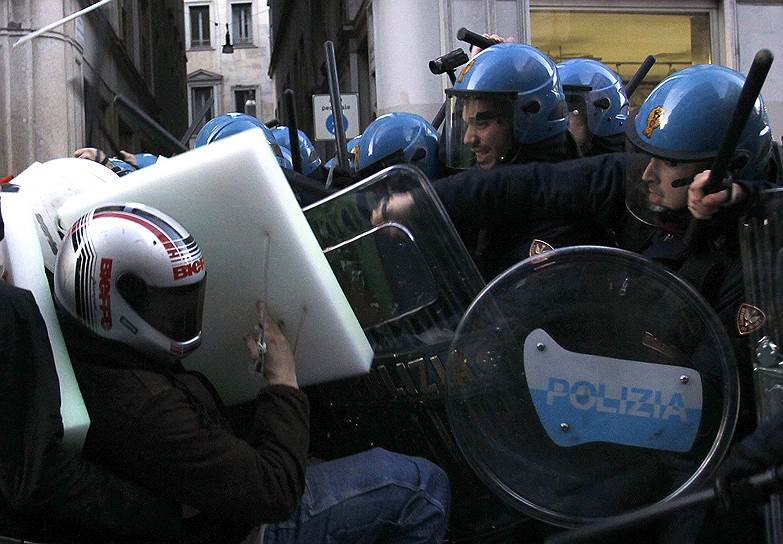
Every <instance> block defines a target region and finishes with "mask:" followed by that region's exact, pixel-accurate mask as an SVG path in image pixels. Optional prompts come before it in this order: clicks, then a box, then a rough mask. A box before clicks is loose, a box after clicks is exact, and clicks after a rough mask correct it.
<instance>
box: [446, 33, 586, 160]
mask: <svg viewBox="0 0 783 544" xmlns="http://www.w3.org/2000/svg"><path fill="white" fill-rule="evenodd" d="M446 96H447V98H448V103H447V111H446V119H445V126H444V133H443V136H442V138H441V153H442V155H443V157H444V162H445V163H446V165H447V166H448V167H449V168H454V169H465V168H469V167H471V166H477V167H479V168H481V169H490V168H494V167H495V166H498V165H501V164H520V163H526V162H533V161H545V162H556V161H560V160H564V159H569V158H575V157H578V156H579V151H578V149H577V147H576V144H575V142H574V141H573V139H572V138H571V137H570V136H569V134H568V119H567V111H566V110H567V108H566V101H565V95H564V93H563V87H562V85H561V84H560V80H559V78H558V76H557V69H556V67H555V63H554V62H553V61H552V59H550V58H549V57H547V56H546V55H545V54H544V53H542V52H541V51H539V50H538V49H536V48H535V47H532V46H529V45H525V44H519V43H502V44H497V45H493V46H491V47H488V48H487V49H484V50H482V51H481V52H480V53H479V54H478V55H476V56H475V57H474V58H473V59H471V60H470V61H469V62H468V63H467V64H466V65H465V66H464V67H463V68H462V71H461V72H460V74H459V76H458V77H457V80H456V83H455V84H454V86H453V87H452V88H450V89H447V90H446Z"/></svg>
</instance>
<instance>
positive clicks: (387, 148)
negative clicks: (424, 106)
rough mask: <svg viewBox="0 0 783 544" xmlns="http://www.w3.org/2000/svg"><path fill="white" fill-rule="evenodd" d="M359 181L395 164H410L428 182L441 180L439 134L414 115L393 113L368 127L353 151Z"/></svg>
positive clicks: (379, 118)
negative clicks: (418, 170) (417, 169)
mask: <svg viewBox="0 0 783 544" xmlns="http://www.w3.org/2000/svg"><path fill="white" fill-rule="evenodd" d="M351 149H352V152H353V156H354V170H355V172H356V175H357V177H358V178H359V179H362V178H366V177H367V176H369V175H372V174H374V173H375V172H379V171H380V170H382V169H383V168H386V167H387V166H392V165H394V164H402V163H406V164H411V165H413V166H416V167H417V168H419V169H420V170H421V171H422V172H423V173H424V175H426V176H427V177H428V178H429V179H437V178H439V177H441V175H442V172H443V169H442V166H441V164H440V161H439V160H438V132H437V131H436V130H435V127H433V126H432V125H431V124H430V123H429V122H428V121H427V120H426V119H424V118H423V117H421V116H420V115H416V114H415V113H407V112H393V113H387V114H385V115H381V116H380V117H378V118H377V119H376V120H375V121H373V122H372V123H370V124H369V126H368V127H367V129H366V130H365V131H364V133H363V134H362V135H361V137H360V138H359V139H358V140H357V141H356V142H355V143H354V144H353V147H352V148H351Z"/></svg>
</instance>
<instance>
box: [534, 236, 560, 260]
mask: <svg viewBox="0 0 783 544" xmlns="http://www.w3.org/2000/svg"><path fill="white" fill-rule="evenodd" d="M554 250H555V248H553V247H552V246H551V245H549V244H548V243H546V242H544V241H543V240H539V239H535V240H533V243H532V244H530V251H529V252H528V256H529V257H535V256H536V255H541V254H542V253H546V252H547V251H554Z"/></svg>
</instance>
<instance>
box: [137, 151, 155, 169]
mask: <svg viewBox="0 0 783 544" xmlns="http://www.w3.org/2000/svg"><path fill="white" fill-rule="evenodd" d="M134 157H135V158H136V168H139V169H142V168H147V167H148V166H152V165H153V164H155V163H156V162H158V156H157V155H153V154H152V153H136V154H135V155H134Z"/></svg>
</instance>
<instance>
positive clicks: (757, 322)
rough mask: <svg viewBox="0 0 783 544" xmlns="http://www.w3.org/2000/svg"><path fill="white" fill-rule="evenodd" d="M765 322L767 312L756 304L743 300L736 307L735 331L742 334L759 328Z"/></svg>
mask: <svg viewBox="0 0 783 544" xmlns="http://www.w3.org/2000/svg"><path fill="white" fill-rule="evenodd" d="M766 322H767V314H765V313H764V310H762V309H761V308H759V307H757V306H753V305H752V304H748V303H747V302H743V303H742V304H740V307H739V308H738V309H737V332H739V333H740V334H741V335H742V336H747V335H748V334H750V333H752V332H754V331H757V330H759V329H760V328H761V327H762V326H763V325H764V323H766Z"/></svg>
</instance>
